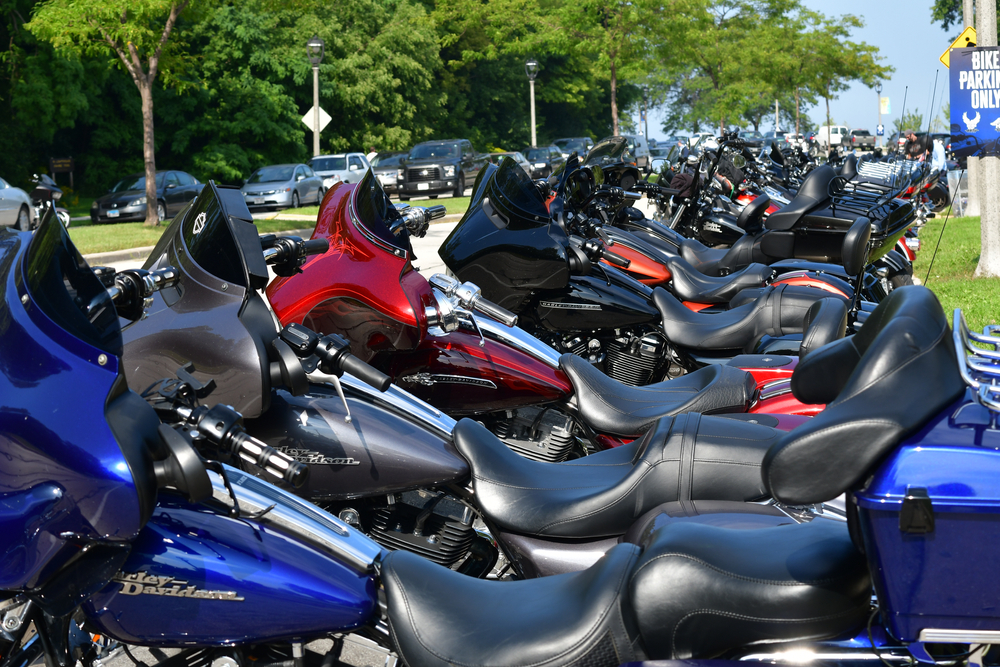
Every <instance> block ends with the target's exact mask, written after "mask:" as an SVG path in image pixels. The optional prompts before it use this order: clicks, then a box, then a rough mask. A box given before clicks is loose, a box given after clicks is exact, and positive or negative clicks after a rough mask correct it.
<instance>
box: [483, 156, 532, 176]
mask: <svg viewBox="0 0 1000 667" xmlns="http://www.w3.org/2000/svg"><path fill="white" fill-rule="evenodd" d="M504 156H507V157H509V158H510V159H512V160H513V161H514V162H516V163H517V164H518V165H520V167H521V169H524V173H526V174H527V175H528V176H531V163H530V162H528V158H526V157H524V154H523V153H522V152H521V151H503V152H500V153H490V162H492V163H493V164H500V160H502V159H503V158H504Z"/></svg>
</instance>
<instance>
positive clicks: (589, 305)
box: [539, 301, 601, 310]
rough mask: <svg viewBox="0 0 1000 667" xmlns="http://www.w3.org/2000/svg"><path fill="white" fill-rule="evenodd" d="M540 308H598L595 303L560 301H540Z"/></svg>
mask: <svg viewBox="0 0 1000 667" xmlns="http://www.w3.org/2000/svg"><path fill="white" fill-rule="evenodd" d="M539 305H540V306H541V307H542V308H561V309H563V310H600V309H601V307H600V306H599V305H598V304H596V303H563V302H561V301H541V302H539Z"/></svg>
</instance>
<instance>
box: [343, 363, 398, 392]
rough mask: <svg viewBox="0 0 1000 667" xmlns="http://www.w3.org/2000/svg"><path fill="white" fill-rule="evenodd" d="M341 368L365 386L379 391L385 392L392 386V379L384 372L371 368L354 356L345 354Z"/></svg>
mask: <svg viewBox="0 0 1000 667" xmlns="http://www.w3.org/2000/svg"><path fill="white" fill-rule="evenodd" d="M340 367H341V369H343V371H344V372H345V373H349V374H350V375H353V376H354V377H356V378H358V379H359V380H361V381H362V382H364V383H365V384H369V385H371V386H372V387H375V388H376V389H378V390H379V391H385V390H386V389H388V388H389V385H390V384H392V378H391V377H389V376H388V375H386V374H385V373H383V372H382V371H380V370H378V369H377V368H374V367H373V366H369V365H368V364H366V363H365V362H363V361H361V360H360V359H358V358H357V357H355V356H354V355H353V354H345V355H344V357H343V358H342V361H341V362H340Z"/></svg>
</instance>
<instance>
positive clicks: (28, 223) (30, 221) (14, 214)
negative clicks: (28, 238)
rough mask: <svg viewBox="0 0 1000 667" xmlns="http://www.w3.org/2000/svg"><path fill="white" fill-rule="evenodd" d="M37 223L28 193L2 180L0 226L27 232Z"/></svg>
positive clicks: (0, 179)
mask: <svg viewBox="0 0 1000 667" xmlns="http://www.w3.org/2000/svg"><path fill="white" fill-rule="evenodd" d="M37 222H38V221H37V220H36V218H35V210H34V207H33V206H32V205H31V197H29V196H28V193H27V192H25V191H24V190H22V189H21V188H15V187H14V186H13V185H11V184H10V183H8V182H7V181H5V180H3V179H2V178H0V226H3V227H14V228H15V229H19V230H20V231H22V232H26V231H28V230H30V229H34V227H35V225H36V224H37Z"/></svg>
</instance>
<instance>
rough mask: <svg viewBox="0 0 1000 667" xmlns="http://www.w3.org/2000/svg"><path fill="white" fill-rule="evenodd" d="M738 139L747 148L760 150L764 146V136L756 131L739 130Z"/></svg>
mask: <svg viewBox="0 0 1000 667" xmlns="http://www.w3.org/2000/svg"><path fill="white" fill-rule="evenodd" d="M739 137H740V139H742V140H743V143H744V144H746V147H747V148H760V147H762V146H763V145H764V135H763V134H761V133H760V132H758V131H757V130H740V133H739Z"/></svg>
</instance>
